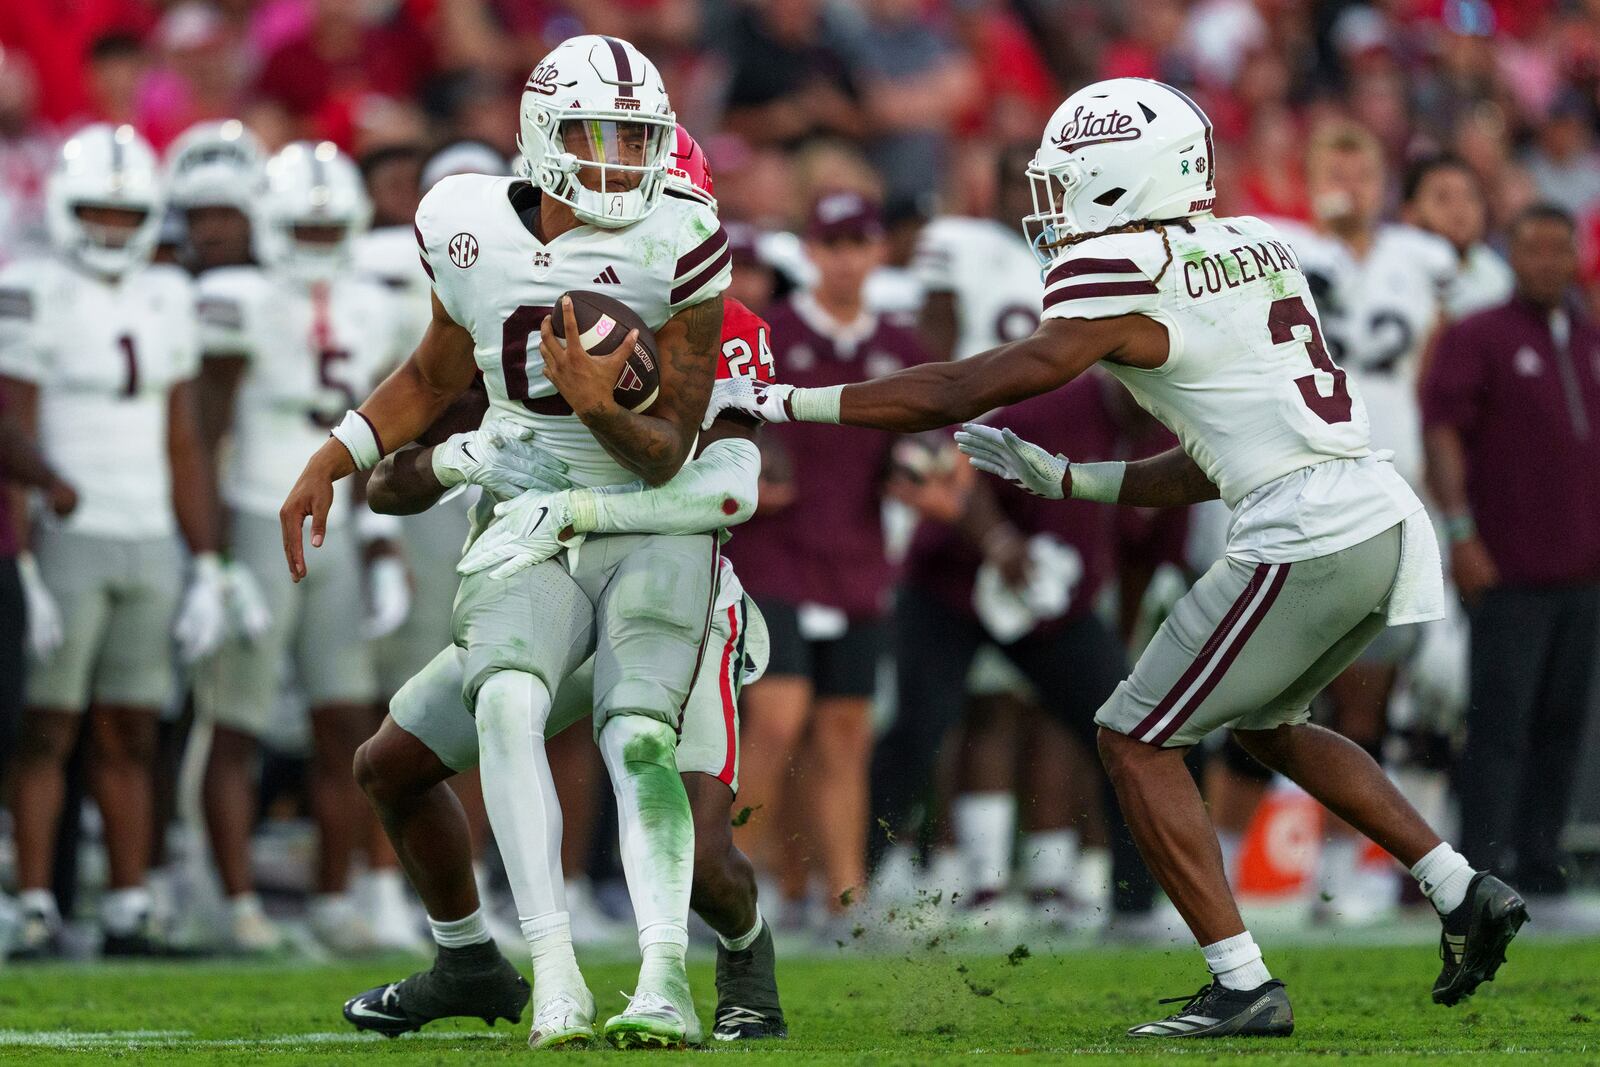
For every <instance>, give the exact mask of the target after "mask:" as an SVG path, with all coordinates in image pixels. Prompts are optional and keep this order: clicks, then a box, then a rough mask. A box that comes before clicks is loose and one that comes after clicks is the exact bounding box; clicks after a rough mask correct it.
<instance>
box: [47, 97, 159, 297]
mask: <svg viewBox="0 0 1600 1067" xmlns="http://www.w3.org/2000/svg"><path fill="white" fill-rule="evenodd" d="M165 206H166V205H165V200H164V197H163V196H162V189H161V168H160V165H159V163H158V162H157V161H156V154H155V152H154V150H152V149H151V147H150V145H149V143H147V142H146V141H145V139H144V138H143V137H140V136H139V134H138V133H137V132H136V131H135V130H134V128H133V127H132V126H112V125H110V124H108V123H103V122H102V123H96V124H95V125H93V126H85V127H84V128H83V129H81V130H79V131H78V132H77V133H76V134H74V135H73V136H72V138H71V140H69V141H67V143H66V144H64V145H62V146H61V154H60V156H59V157H57V160H56V166H55V170H53V171H52V172H51V174H50V178H49V181H48V182H47V184H46V186H45V225H46V228H47V229H48V230H49V233H50V242H51V244H53V245H55V247H56V249H57V250H58V251H60V252H61V253H62V254H63V255H66V256H68V257H69V258H71V259H74V260H76V261H78V262H79V263H81V264H82V265H83V266H84V267H86V268H87V269H89V270H91V271H93V272H94V273H96V274H102V275H107V276H110V277H119V276H121V275H123V274H125V273H127V272H128V271H130V270H133V269H134V268H136V267H140V266H143V265H144V264H146V263H148V262H149V261H150V256H151V255H152V254H153V253H154V252H155V248H156V240H157V238H158V237H159V236H160V234H161V216H162V212H163V210H164V209H165ZM97 207H107V208H120V209H122V210H124V211H131V212H138V213H139V216H140V217H139V221H138V222H137V224H135V225H133V226H132V227H127V226H106V225H97V224H94V223H90V222H86V221H84V220H83V219H82V218H81V217H79V212H80V211H82V210H83V209H85V208H97Z"/></svg>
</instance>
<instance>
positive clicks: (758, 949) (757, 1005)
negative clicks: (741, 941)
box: [711, 924, 789, 1041]
mask: <svg viewBox="0 0 1600 1067" xmlns="http://www.w3.org/2000/svg"><path fill="white" fill-rule="evenodd" d="M711 1036H712V1037H713V1038H715V1039H716V1040H718V1041H761V1040H765V1039H768V1038H783V1037H788V1036H789V1024H788V1023H786V1022H785V1021H784V1018H783V1007H782V1005H781V1004H779V1002H778V968H777V954H776V950H775V949H774V947H773V944H772V928H771V927H770V926H767V925H766V924H762V927H761V933H760V935H759V936H758V937H757V938H756V939H755V941H754V942H752V943H751V945H750V947H749V948H747V949H744V950H743V951H740V952H730V951H728V949H727V948H725V947H724V946H723V945H721V944H718V945H717V1014H716V1022H715V1025H713V1026H712V1028H711Z"/></svg>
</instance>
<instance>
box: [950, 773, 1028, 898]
mask: <svg viewBox="0 0 1600 1067" xmlns="http://www.w3.org/2000/svg"><path fill="white" fill-rule="evenodd" d="M950 822H951V824H952V825H953V826H954V828H955V836H956V847H957V848H959V849H960V850H961V857H962V859H963V860H964V861H965V862H966V865H967V871H968V872H969V876H970V877H971V879H972V888H973V889H974V890H975V891H976V892H979V893H982V892H986V891H987V892H992V893H998V892H1000V891H1001V890H1002V889H1004V888H1005V887H1006V882H1008V881H1010V878H1011V846H1012V844H1013V842H1014V841H1015V839H1016V832H1017V798H1016V797H1015V796H1013V795H1012V794H1010V793H1002V792H998V791H997V792H990V793H963V794H961V795H960V796H958V797H956V799H955V801H954V803H952V804H951V805H950Z"/></svg>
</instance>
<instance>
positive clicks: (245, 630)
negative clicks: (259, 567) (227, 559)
mask: <svg viewBox="0 0 1600 1067" xmlns="http://www.w3.org/2000/svg"><path fill="white" fill-rule="evenodd" d="M222 596H223V601H224V603H226V604H227V606H228V623H229V625H230V626H231V627H232V629H233V632H234V634H235V635H236V636H238V637H242V638H244V639H245V640H246V641H254V640H255V639H256V638H258V637H260V636H261V635H262V634H264V633H266V632H267V628H268V627H270V626H271V625H272V609H271V608H269V607H268V606H267V598H266V595H265V594H264V593H262V592H261V586H260V585H258V584H257V583H256V576H255V575H253V574H251V573H250V568H248V567H246V566H245V565H244V564H242V563H225V564H223V566H222Z"/></svg>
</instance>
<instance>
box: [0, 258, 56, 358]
mask: <svg viewBox="0 0 1600 1067" xmlns="http://www.w3.org/2000/svg"><path fill="white" fill-rule="evenodd" d="M42 317H43V310H42V309H41V308H40V306H39V297H38V295H37V294H36V293H35V292H34V291H33V289H32V287H30V286H28V285H27V284H25V283H24V281H23V280H22V279H21V278H20V277H18V276H17V274H16V273H14V272H13V271H6V272H5V273H4V274H0V375H3V376H5V377H7V378H15V379H17V380H18V381H23V382H38V381H40V380H41V379H42V378H43V377H44V366H45V349H44V344H43V332H44V331H43V328H42V326H41V325H40V320H41V318H42Z"/></svg>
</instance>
